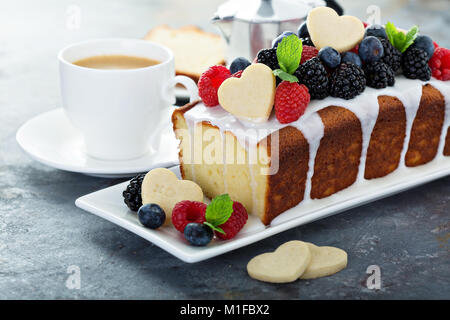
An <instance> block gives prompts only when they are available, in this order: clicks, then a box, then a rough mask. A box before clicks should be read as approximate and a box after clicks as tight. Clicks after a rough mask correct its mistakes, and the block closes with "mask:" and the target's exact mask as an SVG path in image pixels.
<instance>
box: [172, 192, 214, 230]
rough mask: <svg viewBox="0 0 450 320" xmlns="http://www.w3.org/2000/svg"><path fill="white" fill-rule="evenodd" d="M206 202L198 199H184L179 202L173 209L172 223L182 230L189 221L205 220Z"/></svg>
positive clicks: (200, 221) (198, 221) (199, 221)
mask: <svg viewBox="0 0 450 320" xmlns="http://www.w3.org/2000/svg"><path fill="white" fill-rule="evenodd" d="M205 212H206V204H204V203H203V202H198V201H189V200H183V201H180V202H178V203H177V204H176V205H175V207H173V210H172V224H173V226H174V227H175V229H177V230H178V231H180V232H182V233H183V232H184V228H185V227H186V225H187V224H188V223H191V222H197V223H203V222H205V221H206V220H205Z"/></svg>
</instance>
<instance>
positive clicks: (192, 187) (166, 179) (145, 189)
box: [141, 168, 203, 224]
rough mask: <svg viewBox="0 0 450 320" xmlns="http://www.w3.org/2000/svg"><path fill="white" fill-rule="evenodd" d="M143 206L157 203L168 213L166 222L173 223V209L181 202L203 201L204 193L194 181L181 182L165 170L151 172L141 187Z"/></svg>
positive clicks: (159, 169) (173, 174)
mask: <svg viewBox="0 0 450 320" xmlns="http://www.w3.org/2000/svg"><path fill="white" fill-rule="evenodd" d="M141 196H142V204H147V203H156V204H157V205H159V206H160V207H161V208H162V209H163V210H164V212H165V213H166V222H165V224H168V223H170V222H171V218H172V210H173V207H174V206H175V205H176V204H177V203H178V202H180V201H183V200H191V201H199V202H202V201H203V191H202V189H201V188H200V187H199V186H198V184H196V183H195V182H193V181H189V180H179V179H178V178H177V176H176V175H175V173H173V172H172V171H170V170H168V169H165V168H157V169H153V170H151V171H149V172H148V173H147V174H146V175H145V178H144V180H143V181H142V187H141Z"/></svg>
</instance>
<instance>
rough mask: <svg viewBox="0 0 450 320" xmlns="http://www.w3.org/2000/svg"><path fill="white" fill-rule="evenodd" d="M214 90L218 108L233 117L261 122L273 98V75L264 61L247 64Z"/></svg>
mask: <svg viewBox="0 0 450 320" xmlns="http://www.w3.org/2000/svg"><path fill="white" fill-rule="evenodd" d="M217 94H218V98H219V103H220V105H221V106H222V108H224V109H225V110H227V111H228V112H230V113H231V114H233V115H234V116H236V117H237V118H239V119H242V120H247V121H252V122H265V121H267V119H268V118H269V116H270V113H271V112H272V108H273V103H274V99H275V76H274V75H273V73H272V69H270V68H269V67H268V66H266V65H265V64H262V63H255V64H251V65H250V66H248V67H247V68H246V69H245V70H244V72H243V73H242V75H241V77H240V78H235V77H231V78H228V79H226V80H225V81H224V82H222V84H221V85H220V87H219V90H218V92H217Z"/></svg>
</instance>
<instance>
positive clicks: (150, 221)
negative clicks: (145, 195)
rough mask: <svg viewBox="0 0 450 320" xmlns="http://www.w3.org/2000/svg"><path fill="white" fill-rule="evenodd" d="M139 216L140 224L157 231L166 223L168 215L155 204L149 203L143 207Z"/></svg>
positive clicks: (139, 211)
mask: <svg viewBox="0 0 450 320" xmlns="http://www.w3.org/2000/svg"><path fill="white" fill-rule="evenodd" d="M137 216H138V219H139V222H140V223H142V225H143V226H144V227H147V228H150V229H157V228H159V227H161V226H162V225H163V224H164V222H165V221H166V213H165V212H164V210H163V209H161V207H160V206H158V205H157V204H155V203H147V204H144V205H143V206H141V207H140V208H139V210H138V213H137Z"/></svg>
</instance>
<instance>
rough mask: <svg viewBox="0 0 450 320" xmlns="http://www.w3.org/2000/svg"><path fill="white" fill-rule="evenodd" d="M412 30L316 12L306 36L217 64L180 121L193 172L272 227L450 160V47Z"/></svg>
mask: <svg viewBox="0 0 450 320" xmlns="http://www.w3.org/2000/svg"><path fill="white" fill-rule="evenodd" d="M330 10H331V11H330ZM330 28H332V29H331V30H330ZM339 28H342V30H344V29H345V32H339ZM305 30H306V31H305ZM335 30H338V32H334V31H335ZM342 30H341V31H342ZM327 32H330V33H331V36H330V34H328V33H327ZM401 32H402V31H401V30H398V29H396V28H395V26H394V25H393V24H391V23H388V24H387V25H386V26H385V27H384V26H378V25H373V26H368V27H366V26H364V25H363V23H362V22H361V21H359V20H358V19H357V18H355V17H351V18H350V19H348V21H346V22H345V25H342V20H339V18H338V17H337V14H336V13H335V12H334V11H333V10H332V9H330V8H316V9H313V10H312V11H311V13H310V14H309V16H308V18H307V21H306V24H305V25H302V26H300V28H299V34H298V35H295V34H292V33H283V34H281V35H280V36H279V37H278V38H276V39H274V41H273V47H272V48H268V49H263V50H261V51H260V52H259V53H258V55H257V57H256V58H255V60H254V61H253V62H252V63H251V62H250V61H246V59H244V58H238V59H236V60H235V61H233V62H232V63H231V65H230V69H227V68H226V67H224V66H213V67H210V68H209V69H208V70H207V71H206V72H204V73H203V74H202V76H201V77H200V80H199V83H198V85H199V96H200V97H201V101H198V102H196V103H193V104H188V105H186V106H184V107H182V108H180V109H178V110H176V111H175V112H174V113H173V116H172V122H173V127H174V131H175V135H176V136H177V138H178V139H180V153H179V156H180V170H181V174H182V176H183V178H184V179H188V180H193V181H195V182H196V183H198V184H199V185H200V186H201V188H202V189H203V191H204V193H205V194H206V195H207V196H208V197H211V198H212V197H215V196H217V195H220V194H224V193H228V194H229V195H230V197H231V198H233V199H235V200H236V201H239V202H241V203H242V204H243V205H244V206H245V208H246V209H247V211H248V212H249V213H253V214H255V215H258V216H259V217H260V219H261V221H262V222H263V223H264V224H270V222H271V221H272V220H273V219H274V218H275V217H277V216H278V215H280V214H281V213H283V212H284V211H286V210H288V209H290V208H292V207H295V206H301V205H302V204H303V203H305V202H310V201H314V200H315V199H323V198H327V197H329V196H331V195H333V194H336V193H338V192H339V191H341V190H344V189H346V188H348V187H350V186H352V185H357V186H358V187H364V186H366V185H369V184H372V183H375V181H377V179H380V178H383V177H386V176H388V175H389V174H391V173H393V172H394V171H397V170H403V171H402V172H405V174H407V173H408V172H409V171H408V170H410V169H408V168H415V167H419V168H420V166H421V165H424V164H427V163H430V162H432V161H450V157H449V156H450V137H449V132H450V83H449V82H448V81H446V80H449V79H447V75H448V74H449V73H450V70H448V69H446V68H447V67H446V66H445V63H444V62H441V60H443V58H442V57H443V56H445V55H447V54H448V55H449V57H450V50H448V49H445V48H435V45H434V43H433V42H432V40H431V38H429V37H426V36H422V35H418V29H417V27H413V28H411V29H410V30H409V31H408V32H407V34H406V35H404V34H403V35H400V33H401ZM324 33H327V34H324ZM343 35H345V36H343ZM306 38H308V39H306ZM394 38H395V39H397V40H396V41H394V40H393V39H394ZM305 39H306V40H305ZM303 43H308V44H310V45H304V44H303ZM314 45H316V46H317V48H316V47H315V46H314ZM319 49H320V50H319ZM446 50H448V51H446ZM437 59H439V61H437ZM448 68H450V66H449V67H448ZM432 74H433V78H431V75H432Z"/></svg>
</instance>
